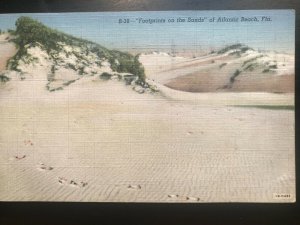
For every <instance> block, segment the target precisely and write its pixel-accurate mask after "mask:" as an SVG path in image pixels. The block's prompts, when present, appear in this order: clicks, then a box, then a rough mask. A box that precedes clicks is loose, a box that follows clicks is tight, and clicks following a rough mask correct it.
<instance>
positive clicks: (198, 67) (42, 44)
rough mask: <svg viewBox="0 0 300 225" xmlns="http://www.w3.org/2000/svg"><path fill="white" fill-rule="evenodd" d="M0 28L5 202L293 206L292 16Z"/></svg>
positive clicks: (103, 17) (242, 14)
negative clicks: (261, 203)
mask: <svg viewBox="0 0 300 225" xmlns="http://www.w3.org/2000/svg"><path fill="white" fill-rule="evenodd" d="M0 29H1V34H0V108H1V110H0V116H1V120H0V123H1V128H0V129H1V130H0V183H1V185H0V200H1V201H82V202H180V203H203V202H278V203H281V202H282V203H284V202H294V201H295V199H296V196H295V194H296V193H295V118H294V117H295V114H294V91H295V88H294V83H295V82H294V80H295V69H294V66H295V65H294V64H295V13H294V11H293V10H253V11H251V10H249V11H248V10H243V11H161V12H156V11H149V12H93V13H36V14H35V13H33V14H1V15H0Z"/></svg>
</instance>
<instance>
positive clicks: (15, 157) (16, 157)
mask: <svg viewBox="0 0 300 225" xmlns="http://www.w3.org/2000/svg"><path fill="white" fill-rule="evenodd" d="M25 158H26V155H22V156H18V155H16V156H14V158H12V159H16V160H21V159H25Z"/></svg>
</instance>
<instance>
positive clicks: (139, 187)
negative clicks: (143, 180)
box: [127, 184, 142, 190]
mask: <svg viewBox="0 0 300 225" xmlns="http://www.w3.org/2000/svg"><path fill="white" fill-rule="evenodd" d="M127 188H128V189H133V190H139V189H142V186H141V185H139V184H138V185H133V184H129V185H128V186H127Z"/></svg>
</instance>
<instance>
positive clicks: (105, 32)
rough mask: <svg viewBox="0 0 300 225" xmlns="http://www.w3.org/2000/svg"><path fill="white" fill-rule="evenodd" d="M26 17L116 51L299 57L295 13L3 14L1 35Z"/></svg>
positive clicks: (254, 11) (0, 22)
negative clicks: (227, 50)
mask: <svg viewBox="0 0 300 225" xmlns="http://www.w3.org/2000/svg"><path fill="white" fill-rule="evenodd" d="M21 15H26V16H30V17H32V18H35V19H37V20H39V21H41V22H42V23H44V24H46V25H47V26H49V27H52V28H56V29H58V30H61V31H64V32H65V33H69V34H72V35H74V36H77V37H82V38H85V39H88V40H91V41H94V42H97V43H99V44H101V45H103V46H106V47H109V48H115V49H122V50H126V49H131V48H157V49H159V48H165V49H168V48H171V45H172V44H173V45H174V46H176V47H177V48H185V49H199V50H205V49H214V48H220V47H222V46H224V45H228V44H232V43H237V42H239V43H244V44H247V45H249V46H250V47H253V48H255V49H261V50H276V51H285V52H290V53H294V48H295V47H294V45H295V17H294V11H292V10H267V11H266V10H253V11H250V10H249V11H247V10H243V11H161V12H151V11H150V12H149V11H147V12H93V13H39V14H37V13H33V14H1V15H0V29H2V30H3V29H8V28H10V29H14V27H15V26H14V24H15V21H16V19H17V18H19V17H20V16H21ZM223 16H225V17H241V16H244V17H252V16H257V17H261V16H269V17H271V19H272V21H271V22H258V23H255V22H252V23H249V22H248V23H242V22H239V23H230V22H228V23H208V22H204V23H181V24H180V23H164V24H161V23H160V24H151V25H150V24H139V23H137V22H135V23H134V22H133V23H129V24H119V23H118V21H119V18H124V19H126V18H130V19H131V20H135V18H140V17H142V18H145V19H147V18H178V17H185V18H187V17H209V18H211V17H216V18H217V17H223Z"/></svg>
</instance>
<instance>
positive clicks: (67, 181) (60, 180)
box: [11, 132, 202, 202]
mask: <svg viewBox="0 0 300 225" xmlns="http://www.w3.org/2000/svg"><path fill="white" fill-rule="evenodd" d="M201 133H202V132H201ZM188 134H189V135H191V134H193V132H188ZM24 143H25V144H29V145H33V144H32V142H30V141H26V142H24ZM25 158H26V155H16V156H14V157H13V158H11V159H15V160H22V159H25ZM37 169H38V170H39V171H51V170H53V169H54V167H52V166H48V165H46V164H44V163H39V164H38V165H37ZM58 183H59V184H60V185H64V186H70V187H77V188H84V187H86V186H87V185H88V182H85V181H77V180H75V179H67V178H65V177H58ZM127 189H128V190H141V189H142V186H141V185H140V184H129V185H127ZM168 198H170V199H172V200H179V201H191V202H199V201H200V198H199V197H192V196H181V195H178V194H170V195H168Z"/></svg>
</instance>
